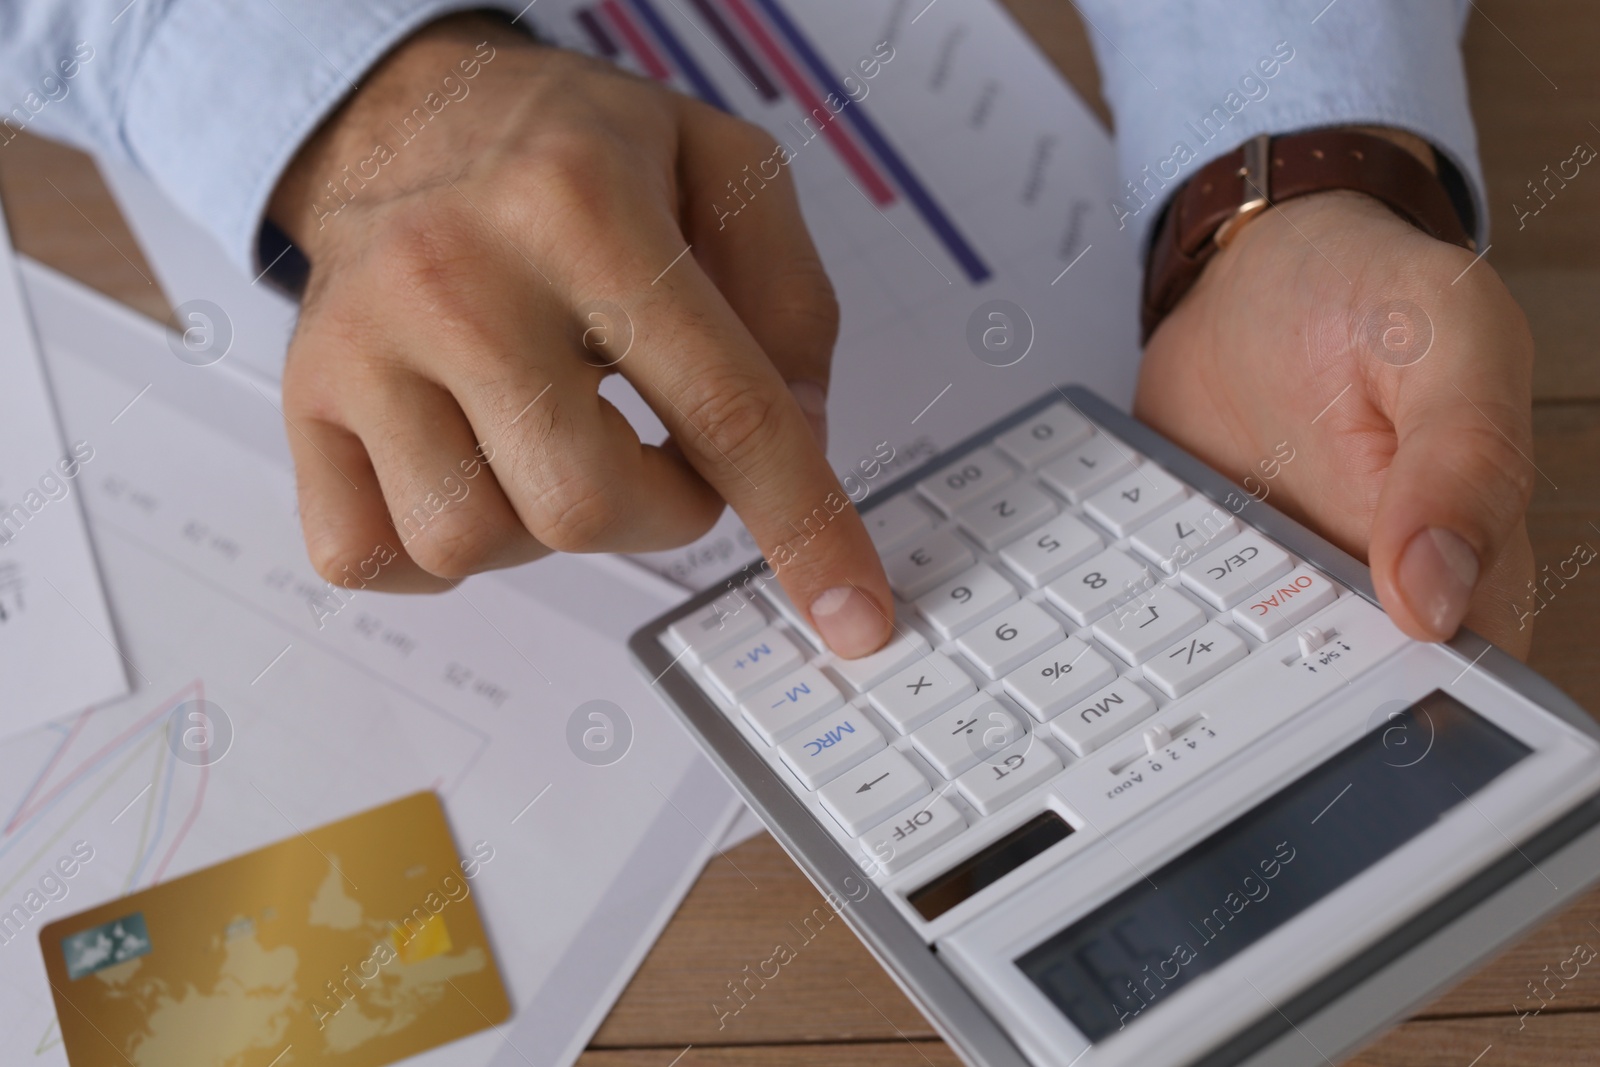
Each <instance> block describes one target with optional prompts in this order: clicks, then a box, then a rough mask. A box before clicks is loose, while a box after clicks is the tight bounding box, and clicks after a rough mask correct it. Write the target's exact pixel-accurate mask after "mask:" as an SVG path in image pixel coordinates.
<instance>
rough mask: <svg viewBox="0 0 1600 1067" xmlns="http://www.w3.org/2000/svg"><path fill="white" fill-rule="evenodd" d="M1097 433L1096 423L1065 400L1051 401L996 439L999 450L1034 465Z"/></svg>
mask: <svg viewBox="0 0 1600 1067" xmlns="http://www.w3.org/2000/svg"><path fill="white" fill-rule="evenodd" d="M1093 435H1094V426H1093V425H1091V424H1090V422H1089V420H1088V419H1086V418H1084V417H1083V416H1082V415H1079V414H1078V413H1077V412H1076V411H1074V410H1072V409H1071V408H1070V407H1068V406H1067V405H1066V404H1051V405H1050V406H1049V407H1047V408H1045V409H1044V410H1043V411H1041V412H1039V414H1037V415H1035V416H1033V417H1032V418H1031V419H1028V420H1027V421H1026V422H1022V423H1018V424H1017V425H1016V426H1014V427H1012V428H1011V429H1009V430H1007V431H1006V432H1005V433H1003V434H1001V435H1000V436H999V437H996V438H995V439H994V443H995V444H997V445H999V446H1000V451H1002V452H1004V453H1005V454H1006V455H1008V456H1010V457H1011V458H1012V459H1014V460H1016V461H1017V462H1018V463H1020V464H1022V465H1023V466H1024V467H1028V468H1030V469H1031V468H1033V467H1037V466H1038V465H1039V464H1041V463H1043V462H1045V461H1046V460H1050V459H1055V458H1056V457H1057V456H1059V455H1061V453H1063V452H1065V451H1066V450H1067V449H1069V448H1071V447H1072V446H1073V445H1076V444H1081V443H1082V442H1084V441H1086V440H1088V439H1089V438H1090V437H1092V436H1093Z"/></svg>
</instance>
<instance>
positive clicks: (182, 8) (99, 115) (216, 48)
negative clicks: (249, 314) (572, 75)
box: [0, 0, 531, 274]
mask: <svg viewBox="0 0 1600 1067" xmlns="http://www.w3.org/2000/svg"><path fill="white" fill-rule="evenodd" d="M528 6H531V5H529V4H527V0H520V2H518V0H507V2H501V0H265V2H259V3H222V2H219V0H54V2H34V0H26V2H17V3H0V109H3V113H0V119H3V120H4V121H5V122H7V123H9V124H10V125H11V126H13V127H15V128H18V129H25V130H31V131H33V132H35V133H39V134H43V135H45V136H48V137H54V138H57V139H60V140H64V141H69V142H71V143H74V144H77V145H79V146H81V147H83V148H85V149H88V150H90V151H92V152H95V153H97V154H99V155H103V156H109V157H112V158H118V159H122V160H124V161H128V162H131V163H133V164H134V165H135V166H137V167H139V168H141V169H142V170H144V171H145V172H146V173H148V174H149V175H150V176H151V177H152V178H153V179H154V180H155V181H156V183H157V184H159V185H160V186H161V187H162V188H163V189H164V190H165V191H166V193H167V194H168V195H169V196H171V197H172V199H173V200H174V201H175V202H176V203H177V204H179V205H180V206H181V207H182V208H183V209H184V210H185V211H187V212H188V213H189V214H190V215H191V216H193V217H194V218H195V219H196V220H198V221H199V222H201V223H202V224H204V225H205V226H206V227H207V228H208V229H209V230H210V231H211V232H212V233H214V234H215V235H216V236H217V237H218V238H219V239H220V240H221V241H222V243H223V245H224V247H226V248H227V250H228V252H229V254H230V255H231V256H232V258H233V259H234V260H235V261H236V262H237V263H238V264H239V265H240V266H241V267H243V268H245V269H247V270H248V271H249V272H250V273H251V274H255V273H256V272H258V271H259V270H260V269H261V266H262V265H261V264H258V263H257V261H256V258H257V257H256V242H257V236H258V234H259V232H260V228H261V221H262V218H263V216H264V214H265V211H266V205H267V201H268V199H269V198H270V197H271V195H272V190H273V188H274V187H275V186H276V184H277V181H278V177H279V175H281V174H282V173H283V170H284V168H286V167H287V166H288V165H289V162H290V160H291V159H293V158H294V154H295V152H296V150H297V149H298V148H299V147H300V145H301V143H303V142H304V141H305V139H306V138H307V137H309V136H310V135H311V133H312V132H313V131H314V130H316V128H317V126H318V125H319V124H320V123H321V122H322V120H323V119H324V118H326V117H327V116H328V114H329V113H330V112H332V111H333V109H334V108H335V107H337V106H338V104H339V103H340V101H342V100H343V99H344V98H345V97H346V96H347V95H348V94H349V93H350V92H351V91H352V90H353V89H354V88H355V86H356V85H357V83H358V82H359V80H360V79H361V78H362V77H363V76H365V74H366V72H367V70H368V69H369V68H371V67H372V65H373V64H374V63H376V62H377V61H378V60H379V59H380V58H382V56H383V55H384V54H385V53H387V52H388V51H389V50H390V49H392V48H393V47H394V46H395V45H396V44H398V43H399V42H400V41H402V40H404V39H405V38H406V37H407V36H409V35H410V34H411V33H413V32H414V31H416V30H417V29H418V28H420V27H422V26H424V25H426V24H427V23H429V22H432V21H434V20H435V19H438V18H441V17H443V16H445V15H448V14H451V13H454V12H457V11H462V10H470V9H485V8H491V9H499V10H503V11H506V12H508V13H509V14H511V15H513V16H515V15H517V14H519V13H520V12H521V11H522V10H524V9H525V8H526V7H528ZM519 25H520V23H519ZM14 136H15V135H14V134H12V133H10V132H8V131H6V130H5V129H4V127H0V152H4V151H5V144H6V143H7V142H8V141H10V140H11V139H13V138H14Z"/></svg>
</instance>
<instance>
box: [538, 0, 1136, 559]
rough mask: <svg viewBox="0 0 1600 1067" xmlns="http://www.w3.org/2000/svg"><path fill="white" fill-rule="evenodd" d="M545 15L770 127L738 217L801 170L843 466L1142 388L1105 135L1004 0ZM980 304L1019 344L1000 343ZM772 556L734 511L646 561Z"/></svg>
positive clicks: (565, 31)
mask: <svg viewBox="0 0 1600 1067" xmlns="http://www.w3.org/2000/svg"><path fill="white" fill-rule="evenodd" d="M529 15H530V17H532V18H535V19H536V21H537V25H538V29H539V31H540V33H541V34H544V35H546V36H548V37H550V38H551V39H553V40H555V41H557V42H559V43H561V44H563V45H566V46H569V47H573V48H578V49H582V50H586V51H588V52H590V53H592V54H594V55H597V56H600V57H603V58H606V59H609V60H611V61H612V62H615V63H618V64H620V65H622V66H623V67H625V68H627V69H629V70H631V71H633V72H634V73H636V74H638V75H640V76H642V77H646V78H651V79H653V80H656V81H658V82H661V83H663V84H665V85H668V86H670V87H672V88H674V89H677V90H679V91H681V92H684V93H686V94H689V95H693V96H696V97H698V98H699V99H701V100H703V101H704V102H705V103H707V104H709V105H711V106H713V107H716V108H720V109H721V110H724V111H727V112H729V113H731V114H733V115H736V116H738V117H740V118H742V119H745V120H747V121H750V122H753V123H756V124H758V125H761V126H762V127H764V128H765V129H766V130H767V131H768V132H770V133H771V134H772V136H773V139H774V154H772V155H769V156H758V157H756V158H753V159H751V160H750V161H749V166H748V167H747V168H743V169H740V170H739V171H738V172H737V173H731V174H729V175H728V176H727V182H726V184H725V185H724V186H723V187H721V188H717V189H711V190H705V191H702V195H708V196H711V197H714V198H715V199H714V202H713V203H711V204H707V205H705V208H706V209H707V211H708V212H712V211H714V212H715V217H716V218H717V219H718V220H719V221H720V223H721V225H722V226H724V227H732V226H737V225H739V223H740V218H739V215H740V214H741V213H742V212H744V211H746V210H760V207H761V191H762V188H763V187H764V183H763V180H762V178H763V176H765V177H766V178H771V177H772V176H773V175H774V174H775V173H776V168H777V166H779V165H781V166H783V167H784V168H786V169H787V170H788V171H789V172H790V173H791V174H792V175H793V177H794V181H795V184H796V187H797V189H798V191H799V195H800V201H801V205H802V209H803V211H804V212H805V216H806V221H807V224H808V226H809V228H810V230H811V233H812V237H813V239H814V240H815V241H816V243H817V246H818V250H819V251H820V253H821V255H822V259H823V263H824V265H825V266H826V267H827V270H828V273H829V276H830V277H831V278H832V280H833V284H834V289H835V292H836V293H837V294H838V297H839V302H840V310H841V317H842V321H841V329H840V337H839V343H838V347H837V349H836V352H835V357H834V372H833V382H832V388H831V397H830V407H829V419H830V430H831V434H830V450H829V456H830V459H831V460H832V461H833V463H834V466H835V468H836V469H837V470H839V471H840V472H841V473H844V472H847V471H849V470H850V469H851V468H853V467H854V466H855V464H856V463H857V462H858V461H859V460H860V459H862V458H864V457H866V456H868V455H871V454H872V453H873V451H874V449H875V447H876V446H877V445H878V443H879V442H887V443H888V444H889V445H891V446H893V447H894V449H895V452H896V456H897V460H896V464H895V465H898V466H909V465H911V464H912V463H914V462H915V461H916V460H917V459H918V458H919V457H921V456H922V455H925V454H926V453H927V452H929V451H931V450H932V449H934V448H938V447H941V446H943V445H947V444H950V443H953V442H954V441H955V440H957V439H959V438H960V437H962V436H964V435H965V433H967V432H968V431H969V430H971V429H972V428H975V427H977V426H979V425H982V424H984V423H986V422H988V421H989V420H991V419H993V418H995V417H998V416H999V415H1000V414H1001V413H1002V412H1003V411H1005V410H1008V409H1009V408H1010V407H1013V406H1015V405H1016V404H1017V403H1020V402H1021V401H1022V400H1024V399H1026V398H1028V397H1031V396H1035V395H1037V394H1038V393H1039V392H1041V391H1043V390H1045V389H1048V388H1049V387H1050V386H1051V385H1053V384H1056V383H1059V382H1062V381H1066V380H1076V381H1081V382H1085V383H1087V384H1090V385H1091V386H1093V387H1094V388H1096V389H1097V390H1099V391H1100V392H1101V393H1102V394H1103V395H1106V396H1110V397H1112V398H1114V399H1119V400H1126V399H1128V398H1129V397H1130V396H1131V394H1132V383H1133V375H1134V372H1135V370H1136V368H1137V363H1136V358H1137V345H1136V341H1135V337H1134V296H1135V288H1136V272H1135V270H1134V265H1133V255H1132V250H1131V248H1130V247H1129V246H1128V245H1127V242H1126V238H1125V236H1124V235H1123V234H1121V233H1119V232H1118V231H1117V230H1116V227H1115V225H1114V222H1113V220H1112V217H1111V214H1110V212H1109V210H1108V209H1107V208H1106V206H1105V203H1106V198H1107V195H1108V193H1109V190H1110V189H1111V187H1112V174H1113V160H1112V153H1111V147H1110V142H1109V139H1108V138H1107V136H1106V133H1105V131H1104V130H1103V129H1101V128H1100V127H1099V125H1098V124H1097V123H1096V121H1095V119H1094V118H1093V117H1092V116H1091V115H1090V114H1089V112H1088V111H1087V110H1086V109H1085V108H1084V106H1083V104H1082V102H1081V101H1079V100H1078V99H1077V97H1076V96H1074V95H1073V94H1072V92H1071V91H1070V90H1069V89H1068V88H1067V86H1066V85H1065V83H1063V82H1062V81H1061V79H1060V78H1059V76H1057V74H1056V73H1055V72H1054V71H1053V70H1052V69H1051V68H1050V67H1049V65H1048V63H1046V62H1045V60H1044V59H1043V58H1042V57H1041V56H1040V55H1039V54H1038V53H1037V51H1035V50H1034V48H1033V46H1032V45H1031V44H1030V43H1029V42H1028V40H1027V39H1026V37H1025V36H1024V35H1023V34H1022V33H1021V32H1020V30H1019V29H1018V28H1017V27H1016V26H1015V25H1014V24H1013V23H1011V21H1010V20H1009V17H1008V16H1007V15H1006V14H1005V13H1004V12H1002V11H1001V10H1000V9H999V8H998V7H997V6H996V5H994V4H993V3H990V2H988V0H980V2H964V3H959V4H956V3H943V4H939V3H935V4H927V3H925V2H921V3H916V2H913V3H908V2H906V0H865V2H862V0H808V2H807V3H804V4H799V3H793V2H789V3H785V2H784V0H598V2H585V3H561V2H557V3H541V4H540V5H539V6H538V8H537V9H536V10H535V11H530V13H529ZM779 146H781V148H782V151H781V152H779V151H777V149H778V147H779ZM997 315H998V316H1001V317H999V318H996V317H995V316H997ZM975 321H976V322H978V323H979V324H980V326H982V327H987V326H989V325H991V324H1000V325H1002V326H1003V328H1004V329H1005V330H1007V331H1011V332H1013V334H1014V336H1013V338H1012V344H1011V346H1010V347H1012V348H1014V349H1015V350H1016V351H1017V352H1020V353H1022V354H1021V355H1019V356H1016V357H1014V358H1012V357H1007V358H995V356H994V354H993V353H988V352H984V351H982V350H981V347H980V346H978V345H977V344H976V342H975V340H974V336H975V335H979V336H981V335H982V329H979V330H977V331H974V330H973V329H972V325H973V323H974V322H975ZM625 410H628V413H629V415H630V417H635V415H636V413H637V412H636V409H625ZM635 421H636V422H638V421H639V420H638V419H637V418H636V419H635ZM645 421H648V416H646V417H645ZM754 551H755V545H754V543H753V542H752V541H751V540H750V539H749V536H748V534H746V533H745V532H744V531H743V529H742V527H740V526H739V524H738V522H737V520H735V519H733V518H732V517H729V516H725V517H724V520H723V522H722V523H720V524H719V525H718V527H717V528H716V529H715V530H713V532H712V533H711V534H710V535H709V536H708V537H707V538H706V539H704V540H702V541H701V542H698V543H696V544H695V545H694V546H691V547H690V548H689V549H686V550H684V551H680V552H674V553H660V554H657V555H653V556H650V557H645V558H644V562H646V563H647V564H648V565H650V566H653V567H655V568H656V569H658V570H660V571H662V572H663V573H665V574H668V575H669V576H671V577H673V578H675V579H677V580H679V581H683V582H686V583H688V584H691V585H699V584H703V583H704V582H706V581H710V580H714V579H716V578H717V577H719V576H720V575H721V574H722V573H723V572H725V571H726V570H728V569H730V568H731V567H732V566H733V565H735V564H736V563H738V562H741V561H743V560H745V559H748V558H749V557H750V556H751V555H752V554H753V553H754Z"/></svg>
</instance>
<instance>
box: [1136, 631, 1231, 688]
mask: <svg viewBox="0 0 1600 1067" xmlns="http://www.w3.org/2000/svg"><path fill="white" fill-rule="evenodd" d="M1248 652H1249V649H1247V648H1245V644H1244V640H1243V639H1242V638H1240V636H1239V635H1238V634H1236V633H1234V632H1233V631H1232V630H1230V629H1228V628H1227V627H1226V626H1223V625H1222V624H1221V623H1215V622H1208V623H1206V624H1205V625H1204V626H1202V627H1200V629H1198V630H1196V631H1195V632H1194V633H1192V634H1190V635H1189V636H1188V637H1186V638H1184V639H1183V640H1181V641H1179V642H1178V643H1177V644H1176V645H1174V646H1173V647H1171V648H1168V649H1163V650H1162V651H1161V652H1158V653H1157V654H1156V655H1155V656H1154V657H1153V658H1152V659H1151V660H1150V662H1149V663H1146V664H1145V665H1144V676H1145V678H1146V679H1147V680H1149V681H1150V682H1151V683H1152V684H1153V685H1154V686H1155V687H1156V688H1157V689H1159V690H1161V691H1162V692H1163V693H1165V694H1167V696H1169V697H1174V698H1176V697H1181V696H1183V695H1184V694H1185V693H1187V692H1189V691H1190V690H1192V689H1194V688H1195V687H1196V686H1198V685H1200V683H1201V682H1207V681H1210V680H1211V679H1212V678H1214V677H1215V676H1216V675H1218V674H1220V673H1221V672H1222V669H1223V668H1224V667H1231V666H1233V665H1234V664H1235V663H1238V662H1239V661H1240V660H1242V659H1244V657H1245V655H1246V654H1247V653H1248Z"/></svg>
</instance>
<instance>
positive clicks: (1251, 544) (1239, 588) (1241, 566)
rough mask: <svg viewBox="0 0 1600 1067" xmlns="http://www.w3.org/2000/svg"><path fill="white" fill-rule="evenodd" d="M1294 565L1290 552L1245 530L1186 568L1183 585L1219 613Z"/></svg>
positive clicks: (1283, 573) (1252, 531) (1280, 575)
mask: <svg viewBox="0 0 1600 1067" xmlns="http://www.w3.org/2000/svg"><path fill="white" fill-rule="evenodd" d="M1292 566H1294V561H1293V560H1291V559H1290V558H1289V554H1288V553H1287V552H1285V551H1284V550H1283V549H1281V548H1279V547H1278V546H1277V545H1275V544H1273V543H1272V542H1271V541H1268V540H1267V539H1266V538H1265V537H1262V536H1261V535H1260V534H1258V533H1256V532H1255V531H1254V530H1246V531H1245V532H1244V533H1242V534H1240V535H1239V536H1238V537H1235V538H1234V539H1233V540H1231V541H1225V542H1223V544H1222V545H1220V546H1219V547H1217V548H1214V549H1212V550H1211V551H1210V552H1207V553H1206V554H1205V555H1203V556H1201V557H1200V558H1199V559H1197V560H1195V561H1194V562H1193V563H1191V564H1189V566H1187V567H1185V568H1184V569H1183V572H1182V573H1183V584H1184V585H1186V586H1188V587H1189V588H1190V589H1193V590H1194V591H1195V593H1196V595H1198V596H1199V597H1200V599H1202V600H1204V601H1205V602H1206V603H1208V604H1210V605H1211V606H1212V607H1214V608H1216V609H1217V610H1218V611H1227V610H1228V609H1229V608H1231V607H1233V606H1234V605H1235V604H1237V603H1239V601H1241V600H1243V599H1244V598H1245V597H1247V596H1249V595H1250V594H1251V593H1253V592H1255V591H1256V590H1257V589H1262V588H1265V587H1266V584H1267V583H1268V582H1270V581H1272V579H1274V578H1279V577H1282V576H1283V575H1285V574H1287V573H1288V572H1289V568H1290V567H1292Z"/></svg>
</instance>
